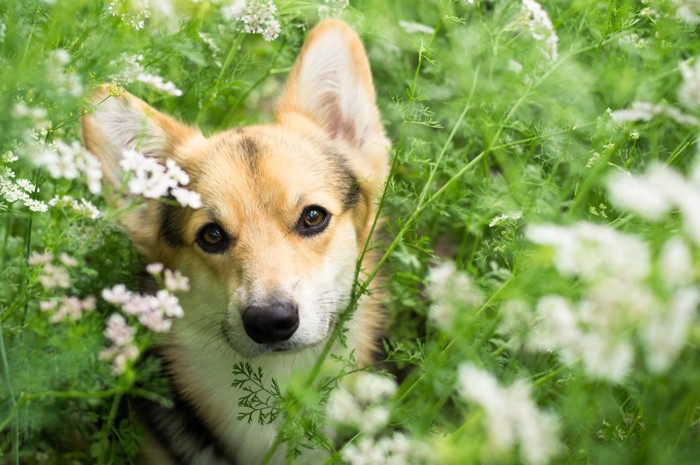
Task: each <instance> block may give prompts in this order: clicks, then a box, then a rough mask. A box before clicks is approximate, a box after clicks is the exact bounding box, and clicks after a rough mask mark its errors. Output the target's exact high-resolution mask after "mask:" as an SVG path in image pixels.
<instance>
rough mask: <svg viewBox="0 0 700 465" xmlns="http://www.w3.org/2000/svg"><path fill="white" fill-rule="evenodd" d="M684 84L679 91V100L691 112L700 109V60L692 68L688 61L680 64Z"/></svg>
mask: <svg viewBox="0 0 700 465" xmlns="http://www.w3.org/2000/svg"><path fill="white" fill-rule="evenodd" d="M680 69H681V74H682V75H683V84H682V85H681V87H680V89H678V100H679V101H680V102H681V103H682V104H683V106H685V107H686V108H688V109H689V110H695V109H698V108H700V59H696V60H695V65H694V66H690V65H689V64H688V62H687V61H684V62H682V63H681V64H680Z"/></svg>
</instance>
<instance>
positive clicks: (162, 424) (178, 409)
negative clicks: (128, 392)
mask: <svg viewBox="0 0 700 465" xmlns="http://www.w3.org/2000/svg"><path fill="white" fill-rule="evenodd" d="M151 355H152V356H156V357H158V354H157V352H156V351H154V352H153V353H152V354H151ZM162 362H163V364H164V365H166V364H167V361H165V360H162ZM164 371H165V370H164ZM163 376H166V377H167V374H164V375H163ZM168 380H169V381H171V380H170V378H169V377H168ZM170 387H171V390H172V392H173V393H174V394H173V396H172V401H173V405H172V406H171V407H168V406H164V405H162V404H160V403H158V402H155V401H152V400H148V399H144V398H141V397H139V398H136V399H134V402H133V405H134V406H135V407H136V410H137V412H138V415H139V417H140V420H141V422H142V423H143V424H144V425H145V426H146V427H147V428H148V430H149V431H150V432H151V434H152V435H153V437H154V438H155V439H156V441H158V444H159V445H160V447H161V448H162V449H163V450H164V451H165V452H166V453H167V454H168V456H169V457H170V458H171V460H172V461H173V463H175V464H177V465H190V464H193V463H209V464H211V465H236V463H237V462H236V460H235V459H234V458H233V457H230V456H229V455H228V454H227V452H226V447H225V446H224V445H223V444H222V443H221V442H220V441H219V439H218V438H217V437H216V435H215V434H214V433H213V432H212V431H211V429H210V428H209V426H208V425H207V424H206V423H205V422H204V421H203V420H202V418H201V417H200V416H199V415H198V414H197V411H196V410H195V408H194V407H193V406H192V405H191V404H190V403H189V402H188V401H187V399H185V398H184V397H182V396H181V395H180V394H179V393H178V392H177V390H176V389H175V386H174V385H173V383H172V382H170ZM205 459H206V461H205Z"/></svg>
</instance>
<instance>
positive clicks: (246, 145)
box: [238, 136, 260, 171]
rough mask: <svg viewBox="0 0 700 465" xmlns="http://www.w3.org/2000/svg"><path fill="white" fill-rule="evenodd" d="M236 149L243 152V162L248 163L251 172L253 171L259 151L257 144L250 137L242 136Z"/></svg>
mask: <svg viewBox="0 0 700 465" xmlns="http://www.w3.org/2000/svg"><path fill="white" fill-rule="evenodd" d="M238 149H239V150H240V151H241V152H243V156H244V158H245V160H246V161H247V162H248V165H249V166H250V169H251V171H254V170H255V167H256V165H257V161H258V155H259V153H260V149H259V147H258V144H257V143H256V142H255V141H254V140H253V139H251V138H250V137H246V136H243V137H242V138H241V140H240V141H239V142H238Z"/></svg>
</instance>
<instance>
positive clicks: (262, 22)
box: [222, 0, 281, 42]
mask: <svg viewBox="0 0 700 465" xmlns="http://www.w3.org/2000/svg"><path fill="white" fill-rule="evenodd" d="M276 12H277V7H276V6H275V4H274V3H273V2H272V0H267V1H266V0H248V1H247V2H245V4H244V5H242V6H241V4H240V3H239V2H237V3H235V4H234V5H232V6H231V7H229V8H226V9H222V14H223V15H224V18H225V19H226V20H231V19H236V20H238V21H241V22H242V23H243V30H244V31H245V32H246V33H248V34H262V36H263V38H264V39H265V40H266V41H268V42H269V41H272V40H275V39H276V38H277V37H278V36H279V33H280V30H281V27H280V23H279V21H277V19H276V18H275V13H276Z"/></svg>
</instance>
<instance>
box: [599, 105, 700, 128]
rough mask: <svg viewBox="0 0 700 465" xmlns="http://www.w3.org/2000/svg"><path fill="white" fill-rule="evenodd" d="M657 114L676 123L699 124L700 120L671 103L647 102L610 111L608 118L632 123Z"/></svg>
mask: <svg viewBox="0 0 700 465" xmlns="http://www.w3.org/2000/svg"><path fill="white" fill-rule="evenodd" d="M657 116H666V117H667V118H671V119H672V120H674V121H675V122H677V123H678V124H682V125H688V126H700V120H698V119H697V118H696V117H694V116H691V115H686V114H684V113H683V112H681V111H680V110H679V109H678V108H675V107H673V106H671V105H664V104H653V103H649V102H634V103H632V107H631V108H629V109H626V110H616V111H613V112H610V118H611V119H612V120H613V122H614V123H616V124H624V123H632V122H636V121H651V120H652V119H654V118H656V117H657Z"/></svg>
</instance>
